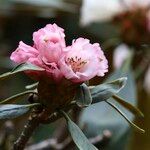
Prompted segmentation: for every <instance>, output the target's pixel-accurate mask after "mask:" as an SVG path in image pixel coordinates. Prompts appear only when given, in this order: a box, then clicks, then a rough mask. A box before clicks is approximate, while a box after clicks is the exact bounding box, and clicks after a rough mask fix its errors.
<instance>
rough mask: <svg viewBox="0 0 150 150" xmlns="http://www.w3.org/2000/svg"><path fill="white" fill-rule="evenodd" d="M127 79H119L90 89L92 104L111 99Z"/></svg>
mask: <svg viewBox="0 0 150 150" xmlns="http://www.w3.org/2000/svg"><path fill="white" fill-rule="evenodd" d="M126 81H127V78H126V77H123V78H119V79H117V80H115V81H112V82H109V83H104V84H100V85H98V86H95V87H94V88H92V89H90V91H91V95H92V99H93V102H92V103H98V102H101V101H105V100H107V99H109V98H110V97H112V96H113V95H114V94H117V93H118V92H119V91H120V90H121V89H122V88H123V87H124V86H125V84H126Z"/></svg>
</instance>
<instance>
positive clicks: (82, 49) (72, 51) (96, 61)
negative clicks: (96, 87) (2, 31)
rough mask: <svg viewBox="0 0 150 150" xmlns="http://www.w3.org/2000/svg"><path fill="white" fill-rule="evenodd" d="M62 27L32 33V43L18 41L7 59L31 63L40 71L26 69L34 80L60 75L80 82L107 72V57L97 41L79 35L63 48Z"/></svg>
mask: <svg viewBox="0 0 150 150" xmlns="http://www.w3.org/2000/svg"><path fill="white" fill-rule="evenodd" d="M64 38H65V34H64V30H63V29H62V28H60V27H58V26H57V25H56V24H53V25H51V24H49V25H46V27H44V28H42V29H40V30H38V31H37V32H34V33H33V41H34V44H33V46H29V45H26V44H24V43H23V42H20V43H19V46H18V48H17V49H16V51H14V52H13V53H12V54H11V57H10V59H11V60H13V61H14V62H16V63H24V62H28V63H32V64H34V65H36V66H39V67H42V68H44V69H45V71H44V72H38V71H32V72H27V73H28V74H29V75H30V76H32V77H34V78H35V79H36V80H40V78H42V77H43V78H45V77H46V78H47V77H48V78H50V79H52V80H55V81H56V82H58V81H60V80H61V79H63V78H66V79H69V80H71V81H72V82H75V83H78V82H84V81H87V80H89V79H91V78H93V77H95V76H96V75H97V76H104V73H105V72H107V71H108V69H107V68H108V64H107V60H106V58H105V56H104V53H103V51H102V50H101V49H100V46H99V44H98V43H95V44H90V43H89V40H88V39H84V38H79V39H77V40H76V41H73V43H72V45H71V46H68V47H66V44H65V39H64Z"/></svg>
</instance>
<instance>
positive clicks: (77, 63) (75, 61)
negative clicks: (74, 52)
mask: <svg viewBox="0 0 150 150" xmlns="http://www.w3.org/2000/svg"><path fill="white" fill-rule="evenodd" d="M86 63H87V61H85V60H82V58H81V57H80V58H78V57H77V56H75V57H69V58H67V64H68V65H70V66H71V68H72V70H73V71H74V72H79V71H80V70H81V69H82V68H83V67H84V66H85V64H86Z"/></svg>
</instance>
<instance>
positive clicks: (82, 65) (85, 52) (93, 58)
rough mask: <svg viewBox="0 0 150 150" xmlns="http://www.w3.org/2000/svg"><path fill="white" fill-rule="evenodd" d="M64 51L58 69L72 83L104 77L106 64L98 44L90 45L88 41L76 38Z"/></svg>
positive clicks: (106, 68)
mask: <svg viewBox="0 0 150 150" xmlns="http://www.w3.org/2000/svg"><path fill="white" fill-rule="evenodd" d="M66 51H67V53H66V55H65V56H64V57H63V58H62V59H61V60H60V69H61V71H62V73H63V74H64V76H65V77H66V78H67V79H70V80H72V81H73V82H83V81H86V80H89V79H91V78H93V77H94V76H96V75H97V76H104V73H105V72H107V71H108V62H107V60H106V58H105V56H104V53H103V51H102V50H101V49H100V46H99V44H98V43H94V44H90V43H89V40H88V39H84V38H78V39H77V40H74V41H73V43H72V45H71V46H68V47H67V48H66Z"/></svg>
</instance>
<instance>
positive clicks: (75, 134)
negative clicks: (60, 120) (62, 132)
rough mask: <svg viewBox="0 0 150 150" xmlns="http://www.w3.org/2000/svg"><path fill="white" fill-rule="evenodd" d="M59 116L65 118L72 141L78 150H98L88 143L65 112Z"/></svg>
mask: <svg viewBox="0 0 150 150" xmlns="http://www.w3.org/2000/svg"><path fill="white" fill-rule="evenodd" d="M61 114H62V115H63V116H64V117H65V119H66V121H67V125H68V130H69V132H70V134H71V136H72V139H73V141H74V143H75V144H76V145H77V147H78V148H79V149H80V150H98V149H97V148H96V147H95V146H94V145H92V144H91V143H90V142H89V140H88V139H87V138H86V137H85V135H84V133H83V132H82V131H81V129H80V128H79V127H78V126H77V125H76V124H75V123H74V122H73V121H72V120H71V119H70V118H69V116H68V115H67V114H66V113H65V112H63V111H61Z"/></svg>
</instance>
